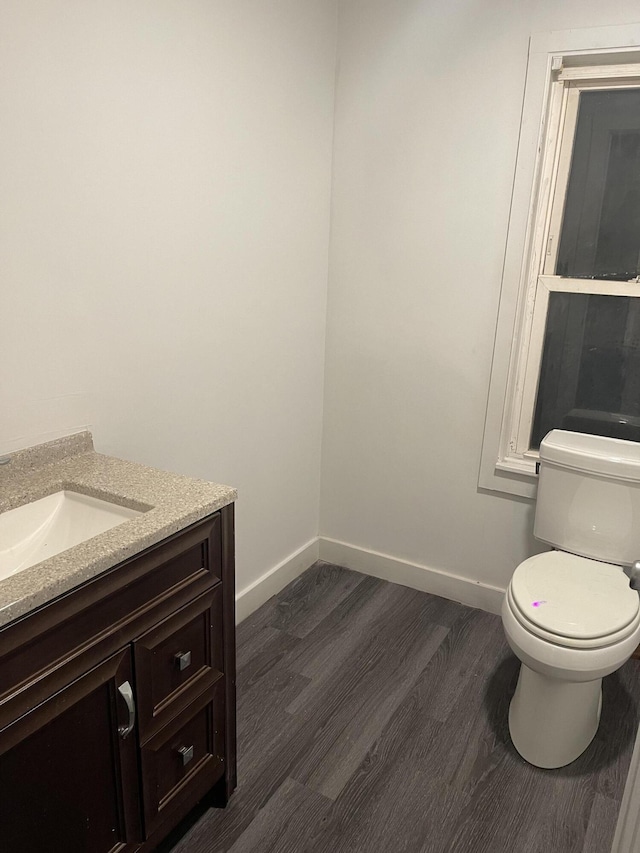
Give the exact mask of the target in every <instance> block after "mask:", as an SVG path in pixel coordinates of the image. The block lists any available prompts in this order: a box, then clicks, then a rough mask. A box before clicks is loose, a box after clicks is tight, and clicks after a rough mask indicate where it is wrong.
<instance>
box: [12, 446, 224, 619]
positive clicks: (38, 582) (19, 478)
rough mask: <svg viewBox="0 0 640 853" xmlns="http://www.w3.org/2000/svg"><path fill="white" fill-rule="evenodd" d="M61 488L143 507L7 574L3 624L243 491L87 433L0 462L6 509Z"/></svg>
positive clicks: (218, 507) (122, 503) (194, 520)
mask: <svg viewBox="0 0 640 853" xmlns="http://www.w3.org/2000/svg"><path fill="white" fill-rule="evenodd" d="M62 489H68V490H72V491H75V492H81V493H82V494H85V495H93V496H94V497H97V498H102V499H103V500H108V501H112V502H113V503H117V504H121V505H123V506H127V507H131V508H132V509H138V510H143V512H142V515H139V516H137V517H136V518H132V519H129V520H127V521H125V522H123V523H122V524H119V525H118V526H117V527H112V528H111V530H107V531H106V532H105V533H100V534H99V535H98V536H94V537H93V538H92V539H88V540H87V541H86V542H82V543H81V544H79V545H75V546H74V547H73V548H69V549H68V550H67V551H63V552H62V553H61V554H56V556H54V557H50V558H49V559H47V560H43V561H42V562H40V563H38V564H36V565H34V566H31V567H30V568H27V569H23V570H22V571H19V572H17V573H16V574H14V575H11V576H10V577H8V578H6V579H4V580H0V626H1V625H6V624H7V623H9V622H11V621H13V620H14V619H16V618H17V617H19V616H22V615H24V614H25V613H28V612H29V611H30V610H33V609H35V608H36V607H38V606H40V605H42V604H46V603H47V602H48V601H51V600H52V599H54V598H55V597H56V596H58V595H61V594H62V593H64V592H67V591H68V590H70V589H73V587H75V586H77V585H78V584H80V583H83V582H84V581H86V580H89V579H90V578H92V577H95V576H96V575H98V574H100V572H104V571H105V570H106V569H109V568H111V567H112V566H115V565H117V564H118V563H120V562H122V561H123V560H126V559H127V558H128V557H131V556H133V555H134V554H137V553H138V552H139V551H142V550H144V549H145V548H148V547H150V546H151V545H155V544H156V543H157V542H160V541H162V540H163V539H165V538H166V537H167V536H170V535H171V534H172V533H176V532H177V531H178V530H181V529H182V528H184V527H187V526H188V525H189V524H193V523H194V522H196V521H199V520H200V519H201V518H204V517H205V516H207V515H210V514H211V513H212V512H215V511H216V510H218V509H220V508H221V507H223V506H226V505H227V504H230V503H232V502H233V501H234V500H235V499H236V498H237V492H236V491H235V489H232V488H230V487H229V486H223V485H220V484H218V483H209V482H206V481H204V480H194V479H191V478H190V477H183V476H180V475H179V474H170V473H169V472H167V471H159V470H157V469H156V468H148V467H147V466H146V465H140V464H138V463H136V462H127V461H125V460H123V459H115V458H113V457H111V456H104V455H102V454H101V453H96V452H95V451H94V449H93V440H92V438H91V434H90V433H88V432H82V433H77V434H75V435H71V436H67V437H66V438H62V439H57V440H56V441H50V442H47V443H46V444H41V445H38V446H37V447H33V448H29V449H27V450H21V451H18V452H16V453H13V454H10V461H9V463H8V464H5V465H0V512H5V511H6V510H10V509H14V508H15V507H18V506H22V504H26V503H30V502H31V501H34V500H37V499H38V498H42V497H45V496H46V495H50V494H52V493H53V492H57V491H60V490H62ZM0 559H1V557H0ZM0 568H1V566H0Z"/></svg>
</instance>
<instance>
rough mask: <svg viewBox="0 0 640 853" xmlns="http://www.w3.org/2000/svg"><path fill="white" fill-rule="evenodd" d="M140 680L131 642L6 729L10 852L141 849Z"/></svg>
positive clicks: (4, 818)
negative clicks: (136, 722)
mask: <svg viewBox="0 0 640 853" xmlns="http://www.w3.org/2000/svg"><path fill="white" fill-rule="evenodd" d="M132 684H133V677H132V666H131V652H130V650H129V647H127V648H126V649H123V650H122V651H120V652H117V653H116V654H115V655H112V656H111V657H110V658H108V659H107V660H106V661H104V662H103V663H101V664H99V665H98V666H96V667H94V668H93V669H91V670H90V671H89V672H88V673H87V674H86V675H83V676H82V677H81V678H79V679H77V680H76V681H74V682H72V683H71V684H70V685H68V686H67V687H65V688H64V689H63V690H61V691H59V692H58V693H56V694H55V695H54V696H52V697H51V698H50V699H48V700H47V701H46V702H43V703H42V704H41V705H38V706H37V707H36V708H34V709H33V710H32V711H30V712H29V713H28V714H25V715H24V716H22V717H20V718H19V719H18V720H16V721H15V722H14V723H12V724H11V725H10V726H7V727H6V728H5V729H3V730H2V731H1V732H0V792H1V795H0V850H1V851H2V853H45V851H54V850H55V851H58V850H59V851H63V850H64V851H65V853H111V851H121V850H122V851H124V850H133V849H135V847H136V846H137V845H135V844H134V843H133V842H135V841H138V840H139V839H140V805H139V796H138V790H139V784H138V770H137V760H136V737H135V732H134V731H133V730H132V731H130V732H129V731H128V729H132V723H133V714H132V712H133V710H134V706H133V704H132V701H133V700H132V698H130V697H129V695H128V689H127V688H128V687H129V686H130V685H132ZM123 735H124V737H123Z"/></svg>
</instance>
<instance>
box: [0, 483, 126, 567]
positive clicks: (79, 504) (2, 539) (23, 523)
mask: <svg viewBox="0 0 640 853" xmlns="http://www.w3.org/2000/svg"><path fill="white" fill-rule="evenodd" d="M139 515H142V513H141V512H140V511H139V510H136V509H129V508H128V507H124V506H120V505H119V504H114V503H111V502H110V501H105V500H101V499H100V498H94V497H90V496H89V495H82V494H80V493H79V492H73V491H69V490H64V491H60V492H55V493H54V494H52V495H47V497H45V498H40V500H37V501H32V503H28V504H24V506H19V507H16V509H10V510H8V511H7V512H3V513H1V514H0V580H3V579H4V578H7V577H9V576H10V575H13V574H15V573H16V572H19V571H22V569H27V568H29V566H34V565H35V564H36V563H39V562H40V561H41V560H46V559H47V558H48V557H53V556H54V555H55V554H60V553H61V552H62V551H66V550H67V548H71V547H72V546H73V545H78V544H80V542H85V541H86V540H87V539H91V538H92V537H93V536H97V535H98V533H104V531H105V530H110V529H111V528H112V527H115V526H116V525H118V524H122V523H123V522H124V521H128V519H130V518H136V517H137V516H139Z"/></svg>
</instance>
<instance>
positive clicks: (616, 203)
mask: <svg viewBox="0 0 640 853" xmlns="http://www.w3.org/2000/svg"><path fill="white" fill-rule="evenodd" d="M639 273H640V89H622V90H617V91H616V90H608V91H601V92H583V93H582V94H581V95H580V107H579V110H578V121H577V125H576V134H575V139H574V144H573V154H572V158H571V171H570V174H569V183H568V187H567V198H566V203H565V209H564V215H563V221H562V230H561V233H560V245H559V249H558V261H557V265H556V274H557V275H563V276H570V277H573V278H604V279H619V280H622V281H626V280H629V279H631V278H634V277H635V276H637V275H638V274H639Z"/></svg>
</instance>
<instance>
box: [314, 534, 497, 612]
mask: <svg viewBox="0 0 640 853" xmlns="http://www.w3.org/2000/svg"><path fill="white" fill-rule="evenodd" d="M320 559H321V560H325V561H326V562H327V563H335V564H336V565H338V566H344V567H345V568H347V569H353V570H354V571H356V572H362V573H363V574H365V575H372V576H373V577H374V578H381V579H382V580H385V581H391V582H392V583H399V584H401V585H402V586H409V587H412V588H413V589H419V590H420V591H421V592H430V593H432V594H433V595H440V596H442V597H443V598H449V599H451V601H459V602H460V603H461V604H467V605H469V606H470V607H477V608H479V609H480V610H487V611H488V612H489V613H500V608H501V607H502V599H503V598H504V594H505V590H504V589H502V588H501V587H497V586H491V585H490V584H484V583H480V582H479V581H474V580H472V579H471V578H464V577H460V576H459V575H453V574H450V573H449V572H444V571H442V570H440V569H432V568H430V567H429V566H421V565H418V564H417V563H410V562H408V561H407V560H399V559H397V558H396V557H390V556H389V555H388V554H380V553H378V552H377V551H369V550H368V549H367V548H359V547H357V546H356V545H348V544H347V543H346V542H338V541H337V540H335V539H327V538H325V537H321V538H320Z"/></svg>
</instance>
